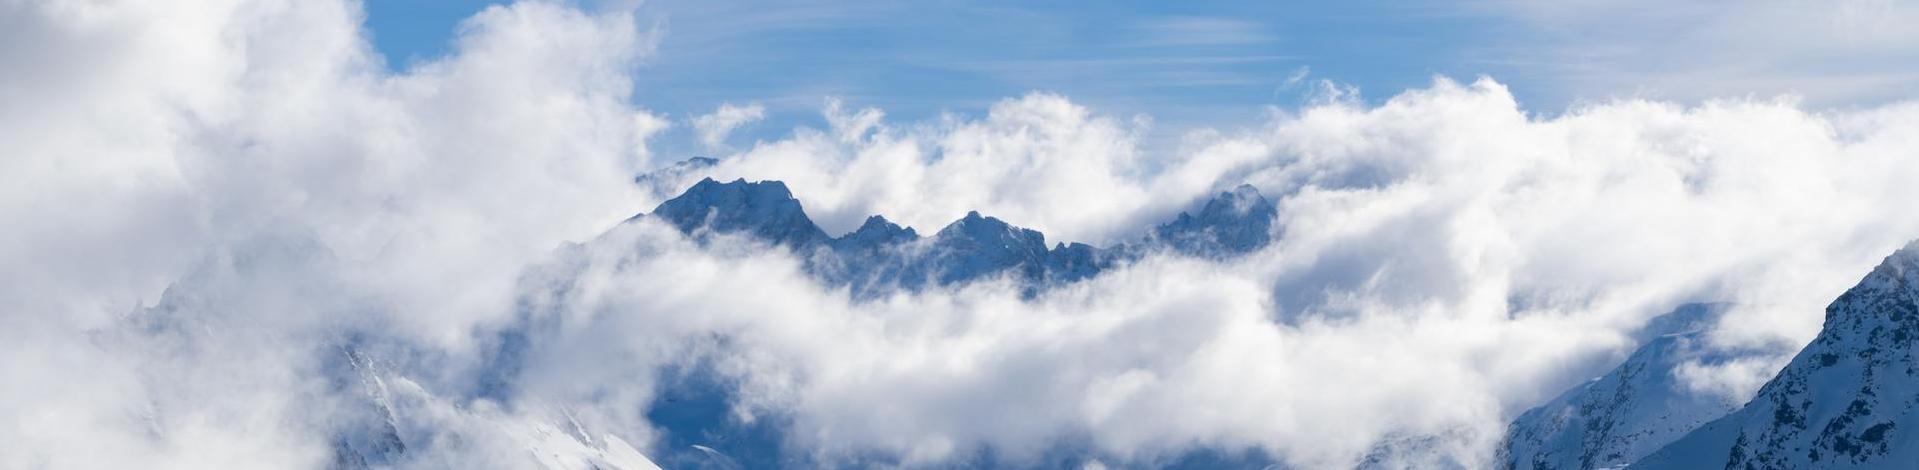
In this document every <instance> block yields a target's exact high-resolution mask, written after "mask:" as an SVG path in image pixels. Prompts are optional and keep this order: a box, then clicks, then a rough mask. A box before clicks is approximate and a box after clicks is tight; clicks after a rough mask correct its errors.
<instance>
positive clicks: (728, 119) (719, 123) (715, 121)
mask: <svg viewBox="0 0 1919 470" xmlns="http://www.w3.org/2000/svg"><path fill="white" fill-rule="evenodd" d="M765 118H766V107H765V106H761V105H760V104H759V103H751V104H748V105H746V106H735V105H734V104H733V103H722V104H720V107H719V108H718V109H714V110H713V112H712V113H711V114H707V115H704V116H700V117H696V118H693V128H694V129H695V130H698V131H699V133H700V143H702V144H705V145H706V148H707V149H708V150H720V149H724V148H725V146H726V136H727V134H732V133H733V130H734V129H738V128H739V127H740V126H744V125H747V124H752V123H755V122H759V120H761V119H765Z"/></svg>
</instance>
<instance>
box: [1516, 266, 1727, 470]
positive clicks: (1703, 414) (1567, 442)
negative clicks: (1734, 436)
mask: <svg viewBox="0 0 1919 470" xmlns="http://www.w3.org/2000/svg"><path fill="white" fill-rule="evenodd" d="M1725 308H1726V306H1725V305H1724V304H1688V305H1685V306H1682V307H1680V308H1679V309H1677V310H1674V311H1673V312H1671V313H1667V314H1665V315H1661V316H1660V317H1658V318H1655V319H1654V320H1653V321H1651V322H1649V324H1648V325H1647V326H1646V327H1645V329H1644V330H1643V331H1642V332H1641V333H1640V334H1639V335H1637V336H1639V337H1640V339H1641V341H1640V346H1639V348H1638V349H1637V350H1636V351H1634V352H1633V353H1632V355H1630V356H1628V357H1627V358H1626V360H1625V362H1623V363H1621V364H1620V365H1619V366H1618V367H1616V368H1613V369H1612V370H1611V371H1609V372H1607V373H1606V374H1605V375H1603V376H1600V377H1597V378H1594V379H1592V380H1590V381H1587V382H1585V383H1582V384H1580V385H1578V386H1576V387H1573V388H1572V389H1571V390H1568V391H1566V392H1565V393H1564V394H1561V395H1560V396H1559V397H1558V398H1555V399H1553V400H1552V401H1551V402H1548V403H1546V404H1544V405H1540V406H1539V407H1536V408H1533V409H1531V410H1529V411H1527V412H1525V413H1524V414H1521V415H1520V416H1519V418H1518V419H1516V420H1514V421H1513V423H1512V425H1511V426H1510V427H1509V428H1508V430H1507V435H1506V441H1505V444H1504V445H1503V446H1502V447H1501V448H1500V451H1499V465H1500V467H1501V468H1506V469H1594V468H1618V467H1623V466H1625V465H1627V464H1630V463H1632V462H1633V461H1635V460H1638V459H1639V458H1641V457H1645V456H1646V455H1647V454H1650V453H1652V452H1653V451H1654V450H1657V449H1659V448H1660V447H1662V446H1664V445H1666V444H1667V443H1670V442H1672V441H1674V440H1676V439H1679V437H1680V436H1684V435H1685V434H1686V433H1687V432H1690V431H1692V430H1693V429H1695V428H1697V427H1699V426H1700V425H1702V424H1705V423H1706V422H1708V421H1711V420H1713V419H1715V418H1718V417H1720V416H1724V415H1725V414H1726V413H1728V412H1731V411H1732V410H1734V409H1736V408H1738V407H1739V405H1740V402H1739V401H1737V400H1735V399H1733V398H1729V397H1726V396H1724V395H1722V394H1719V393H1713V392H1711V391H1705V390H1696V389H1692V388H1689V387H1687V386H1686V384H1685V383H1683V382H1682V381H1681V380H1679V379H1678V377H1677V376H1676V375H1675V373H1676V372H1677V371H1678V370H1679V368H1680V367H1681V366H1683V365H1685V364H1688V363H1720V362H1725V361H1732V360H1738V359H1740V358H1742V357H1745V356H1750V355H1755V354H1764V352H1763V351H1728V350H1724V349H1718V348H1708V347H1707V345H1706V344H1705V341H1706V338H1705V334H1706V329H1707V328H1709V327H1711V326H1712V324H1713V323H1714V322H1715V321H1717V319H1718V317H1719V315H1720V313H1722V312H1724V311H1725Z"/></svg>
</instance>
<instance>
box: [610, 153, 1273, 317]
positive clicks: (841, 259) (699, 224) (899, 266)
mask: <svg viewBox="0 0 1919 470" xmlns="http://www.w3.org/2000/svg"><path fill="white" fill-rule="evenodd" d="M1276 211H1277V209H1276V207H1275V206H1274V205H1273V203H1272V202H1270V201H1267V200H1266V198H1265V197H1263V196H1260V195H1259V191H1258V190H1255V189H1253V187H1252V186H1240V187H1239V188H1237V189H1234V190H1233V191H1229V192H1223V193H1220V194H1219V196H1218V197H1216V198H1214V199H1212V200H1210V201H1208V202H1207V203H1206V205H1205V206H1204V208H1202V209H1201V210H1200V211H1199V215H1196V216H1195V215H1192V214H1186V213H1182V214H1180V216H1179V219H1177V220H1175V221H1173V222H1170V223H1167V224H1164V225H1160V226H1159V227H1157V228H1155V229H1154V230H1153V232H1152V233H1150V234H1149V235H1148V236H1147V237H1145V240H1144V242H1142V243H1141V244H1139V245H1131V246H1125V245H1123V246H1120V247H1116V248H1113V249H1101V248H1097V247H1093V246H1091V245H1086V244H1081V243H1071V244H1068V243H1056V244H1054V246H1052V247H1051V248H1048V247H1047V246H1046V236H1045V235H1044V234H1041V233H1039V232H1038V231H1035V230H1032V229H1027V228H1021V227H1018V226H1014V225H1012V224H1009V223H1007V222H1006V221H1003V220H1000V219H998V218H995V217H989V216H984V215H981V214H980V213H979V212H969V213H967V214H966V216H965V217H963V218H961V219H960V220H958V221H954V222H953V223H952V224H950V225H947V226H946V227H945V228H942V229H940V230H939V231H938V232H935V233H934V234H933V235H932V236H930V237H921V236H920V235H919V233H918V232H915V231H914V230H913V229H911V228H905V227H901V226H899V225H898V224H894V223H892V222H890V221H887V220H886V219H885V218H884V217H881V216H872V217H870V218H868V219H867V220H866V222H865V223H864V224H862V225H861V226H860V228H859V229H857V230H854V231H853V232H852V233H849V234H847V235H845V236H842V237H839V238H832V237H830V236H828V235H826V233H825V232H824V231H822V230H820V228H819V227H818V226H817V225H814V224H813V222H812V220H811V219H809V218H807V216H806V213H805V211H804V210H803V209H801V208H800V203H799V201H798V200H797V199H794V198H793V195H792V193H791V192H789V191H788V190H787V189H786V185H784V184H782V183H780V182H777V181H763V182H747V181H745V180H735V181H733V182H729V183H721V182H718V181H714V180H712V179H705V180H701V181H700V182H699V183H697V184H694V185H693V187H692V188H691V189H688V190H687V191H686V192H685V193H683V194H681V195H680V196H679V197H675V198H673V199H671V200H668V201H666V202H665V203H662V204H660V206H659V207H658V208H655V209H654V210H653V212H651V213H648V214H643V215H640V216H635V217H634V218H635V219H638V218H641V217H656V218H659V219H661V220H664V221H666V222H667V223H669V224H671V225H673V226H674V227H675V228H678V229H679V230H680V231H681V232H684V233H687V234H689V235H694V236H696V237H702V236H704V235H708V234H719V233H743V234H747V235H750V236H752V237H754V238H756V239H759V240H762V241H765V242H768V243H771V244H775V245H780V246H784V247H787V248H789V249H792V250H793V251H794V252H795V253H797V254H800V255H802V256H803V257H804V258H805V260H806V262H807V268H808V271H809V272H811V273H813V274H814V275H816V276H818V277H820V278H821V279H823V280H825V281H827V282H828V283H830V284H833V285H839V286H848V287H849V288H850V289H851V290H852V291H853V293H854V295H855V296H857V297H860V298H868V297H872V296H876V295H883V294H885V293H887V292H891V291H893V290H896V289H898V290H905V291H917V290H919V289H923V288H926V287H928V286H950V285H956V284H963V283H967V282H972V281H977V280H981V279H986V278H993V277H998V276H1006V277H1009V278H1011V279H1012V280H1013V281H1014V282H1016V283H1017V284H1018V285H1019V286H1020V288H1021V289H1022V291H1023V292H1025V293H1026V294H1027V295H1033V294H1035V293H1037V292H1039V291H1041V290H1044V289H1045V288H1047V287H1049V286H1054V285H1059V284H1064V283H1071V282H1076V281H1080V280H1084V279H1087V278H1091V277H1093V276H1096V275H1098V274H1099V273H1100V272H1102V271H1104V270H1106V269H1108V268H1111V267H1113V266H1115V265H1118V264H1120V263H1123V262H1127V261H1130V260H1133V259H1136V258H1138V257H1139V256H1141V255H1143V254H1144V253H1146V252H1148V251H1150V250H1158V249H1164V250H1171V251H1175V252H1179V253H1183V254H1187V255H1191V256H1204V257H1215V258H1224V257H1230V256H1236V255H1239V254H1244V253H1247V252H1251V251H1255V250H1258V249H1259V248H1263V247H1265V246H1266V245H1267V244H1268V243H1269V242H1270V241H1271V238H1272V234H1271V233H1272V225H1273V220H1274V218H1275V217H1276V214H1277V212H1276Z"/></svg>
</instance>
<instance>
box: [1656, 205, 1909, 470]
mask: <svg viewBox="0 0 1919 470" xmlns="http://www.w3.org/2000/svg"><path fill="white" fill-rule="evenodd" d="M1915 341H1919V242H1915V243H1913V244H1910V245H1907V246H1906V247H1905V248H1904V249H1901V250H1899V251H1898V252H1897V253H1894V254H1893V255H1892V256H1889V257H1887V258H1886V259H1885V261H1884V262H1882V263H1880V265H1879V266H1878V267H1877V268H1874V269H1873V270H1872V272H1871V273H1870V274H1867V275H1866V277H1865V279H1863V280H1861V281H1860V282H1859V284H1858V285H1856V286H1854V287H1853V288H1852V289H1851V290H1848V291H1846V293H1845V294H1843V295H1841V296H1839V299H1838V300H1835V301H1833V303H1832V304H1831V305H1830V306H1828V307H1826V320H1825V325H1824V327H1823V328H1822V329H1821V330H1820V332H1819V335H1818V336H1817V337H1816V338H1814V339H1813V341H1812V343H1811V344H1808V345H1807V346H1806V347H1805V349H1802V350H1800V351H1799V354H1798V355H1796V356H1794V357H1793V359H1792V362H1790V363H1788V364H1787V365H1786V367H1785V369H1784V370H1781V371H1780V372H1779V374H1778V375H1777V376H1775V377H1773V379H1772V380H1771V381H1769V382H1767V383H1766V385H1765V386H1763V387H1761V388H1760V389H1759V393H1758V395H1757V396H1755V397H1754V398H1753V399H1752V400H1751V401H1750V402H1747V403H1746V405H1745V406H1743V407H1741V408H1740V409H1738V410H1737V411H1734V412H1732V413H1731V414H1728V415H1726V416H1725V417H1722V418H1720V419H1718V420H1715V421H1713V422H1711V423H1708V424H1706V425H1704V426H1701V427H1700V428H1699V429H1697V430H1694V431H1693V432H1691V433H1689V434H1687V435H1686V436H1685V437H1683V438H1681V439H1679V440H1678V441H1676V442H1673V443H1672V444H1670V445H1667V446H1666V447H1664V448H1662V449H1660V450H1658V451H1657V452H1654V453H1653V454H1652V455H1651V456H1648V457H1646V458H1645V459H1642V460H1640V461H1639V462H1637V463H1635V464H1633V466H1632V467H1631V468H1646V469H1668V468H1673V469H1692V468H1727V469H1749V468H1750V469H1770V468H1822V469H1828V468H1910V467H1911V466H1913V465H1914V464H1915V462H1919V433H1915V432H1914V430H1915V429H1919V408H1915V405H1919V360H1915V354H1919V349H1915V348H1914V342H1915Z"/></svg>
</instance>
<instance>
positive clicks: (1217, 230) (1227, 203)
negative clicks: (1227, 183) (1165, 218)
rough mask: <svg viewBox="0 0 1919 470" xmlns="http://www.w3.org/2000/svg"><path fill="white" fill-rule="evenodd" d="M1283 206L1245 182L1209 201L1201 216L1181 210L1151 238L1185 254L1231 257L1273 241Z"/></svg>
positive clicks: (1200, 213) (1155, 229) (1201, 210)
mask: <svg viewBox="0 0 1919 470" xmlns="http://www.w3.org/2000/svg"><path fill="white" fill-rule="evenodd" d="M1278 216H1279V208H1278V207H1277V206H1274V205H1273V202H1272V201H1269V200H1267V199H1266V197H1265V196H1264V195H1261V194H1260V193H1259V189H1258V188H1254V187H1253V186H1252V185H1249V184H1242V185H1239V186H1236V187H1234V188H1233V189H1231V190H1229V191H1222V192H1220V193H1219V195H1217V196H1214V197H1213V198H1212V199H1211V200H1208V201H1206V205H1204V206H1202V207H1201V208H1200V210H1199V214H1198V215H1194V214H1190V213H1186V212H1181V213H1180V214H1179V217H1178V218H1177V219H1174V220H1173V221H1172V222H1168V223H1166V224H1164V225H1160V226H1158V227H1155V228H1154V229H1153V233H1152V235H1151V237H1150V238H1151V241H1155V242H1158V243H1163V244H1165V245H1166V246H1168V247H1170V248H1172V249H1174V250H1176V251H1180V252H1183V253H1187V254H1192V255H1199V256H1213V257H1218V256H1230V255H1236V254H1243V253H1248V252H1251V251H1254V250H1258V249H1260V248H1262V247H1265V246H1266V244H1267V243H1270V242H1271V241H1272V238H1273V235H1272V228H1273V219H1274V218H1276V217H1278Z"/></svg>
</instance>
